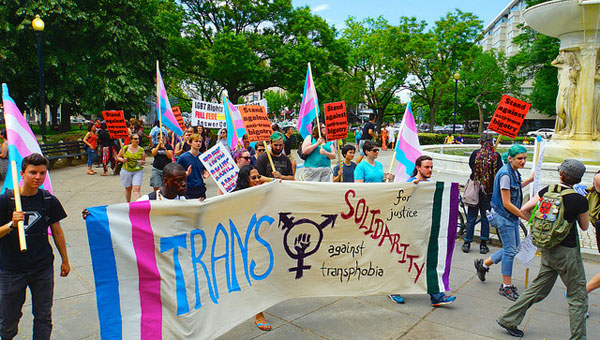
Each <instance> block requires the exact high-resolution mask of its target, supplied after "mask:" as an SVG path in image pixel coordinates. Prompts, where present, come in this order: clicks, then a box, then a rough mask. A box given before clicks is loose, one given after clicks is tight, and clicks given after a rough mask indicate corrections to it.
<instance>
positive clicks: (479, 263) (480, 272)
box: [475, 259, 490, 282]
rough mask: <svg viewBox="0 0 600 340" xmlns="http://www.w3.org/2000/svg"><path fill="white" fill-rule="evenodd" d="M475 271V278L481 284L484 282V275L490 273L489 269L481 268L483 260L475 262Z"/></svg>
mask: <svg viewBox="0 0 600 340" xmlns="http://www.w3.org/2000/svg"><path fill="white" fill-rule="evenodd" d="M475 270H477V277H478V278H479V280H481V282H485V274H486V273H487V272H489V271H490V268H486V267H484V266H483V259H477V260H475Z"/></svg>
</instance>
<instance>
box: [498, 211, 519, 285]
mask: <svg viewBox="0 0 600 340" xmlns="http://www.w3.org/2000/svg"><path fill="white" fill-rule="evenodd" d="M495 216H496V220H497V223H498V226H496V229H498V235H500V238H501V239H502V249H500V250H498V251H497V252H495V253H494V254H492V256H491V257H492V261H494V263H498V262H500V261H502V275H506V276H512V268H513V261H514V260H515V255H516V254H517V246H518V245H519V242H520V238H521V235H519V220H517V221H516V222H513V221H510V220H507V219H506V218H504V217H502V216H500V215H498V214H495Z"/></svg>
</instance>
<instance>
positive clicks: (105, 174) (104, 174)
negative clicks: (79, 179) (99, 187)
mask: <svg viewBox="0 0 600 340" xmlns="http://www.w3.org/2000/svg"><path fill="white" fill-rule="evenodd" d="M100 176H108V174H107V173H106V172H105V173H103V174H102V175H100Z"/></svg>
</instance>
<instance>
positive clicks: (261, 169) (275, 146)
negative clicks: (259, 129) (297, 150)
mask: <svg viewBox="0 0 600 340" xmlns="http://www.w3.org/2000/svg"><path fill="white" fill-rule="evenodd" d="M267 152H269V153H270V154H271V158H272V159H273V165H275V171H272V170H273V169H271V164H270V163H269V158H268V156H267ZM256 169H257V170H258V173H259V174H261V175H262V176H265V177H272V178H277V179H284V180H294V171H293V170H292V162H290V159H289V158H288V157H287V156H286V155H285V154H284V153H283V135H282V134H281V132H273V134H272V135H271V150H267V151H266V152H265V153H263V154H262V155H260V156H259V157H258V159H257V160H256Z"/></svg>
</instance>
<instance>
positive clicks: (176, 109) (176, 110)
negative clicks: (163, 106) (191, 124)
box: [171, 106, 185, 130]
mask: <svg viewBox="0 0 600 340" xmlns="http://www.w3.org/2000/svg"><path fill="white" fill-rule="evenodd" d="M171 110H172V111H173V115H175V118H176V119H177V123H179V126H180V127H181V128H182V129H184V130H185V122H184V121H183V116H182V115H181V110H180V109H179V106H175V107H172V108H171Z"/></svg>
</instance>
